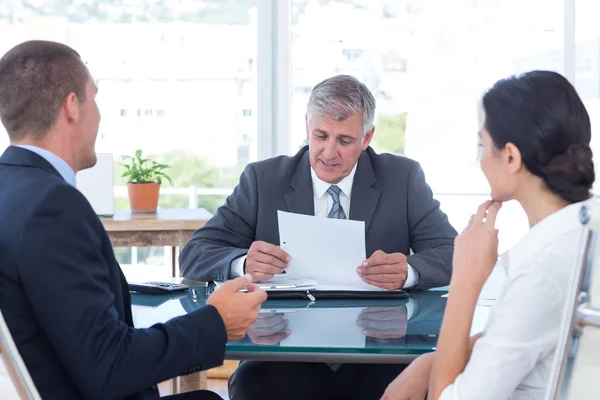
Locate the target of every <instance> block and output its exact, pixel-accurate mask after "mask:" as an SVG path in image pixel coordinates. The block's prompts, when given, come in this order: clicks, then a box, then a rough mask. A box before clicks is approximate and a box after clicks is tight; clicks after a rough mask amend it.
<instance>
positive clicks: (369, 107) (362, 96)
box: [306, 75, 375, 133]
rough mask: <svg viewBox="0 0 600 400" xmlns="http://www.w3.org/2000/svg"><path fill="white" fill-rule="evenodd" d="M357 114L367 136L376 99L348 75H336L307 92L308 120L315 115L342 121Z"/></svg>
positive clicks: (361, 84)
mask: <svg viewBox="0 0 600 400" xmlns="http://www.w3.org/2000/svg"><path fill="white" fill-rule="evenodd" d="M359 113H360V114H361V115H362V119H363V128H364V131H363V133H366V132H367V131H369V129H371V128H373V123H374V119H375V98H374V97H373V94H372V93H371V91H370V90H369V88H367V86H366V85H365V84H364V83H362V82H360V81H359V80H358V79H356V78H355V77H353V76H350V75H337V76H334V77H332V78H328V79H325V80H324V81H323V82H321V83H319V84H318V85H317V86H315V87H314V88H313V90H312V92H311V93H310V98H309V99H308V106H307V108H306V115H307V116H308V119H309V120H310V119H311V118H312V117H313V116H315V115H317V116H320V117H327V118H331V119H334V120H336V121H344V120H346V119H347V118H349V117H351V116H352V115H355V114H359Z"/></svg>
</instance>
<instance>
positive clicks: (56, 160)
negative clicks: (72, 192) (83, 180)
mask: <svg viewBox="0 0 600 400" xmlns="http://www.w3.org/2000/svg"><path fill="white" fill-rule="evenodd" d="M15 147H20V148H22V149H26V150H29V151H32V152H34V153H35V154H37V155H38V156H40V157H42V158H43V159H44V160H46V161H48V162H49V163H50V165H52V166H53V167H54V169H55V170H56V171H58V173H59V174H60V176H62V177H63V179H64V180H65V181H67V183H69V184H70V185H71V186H75V171H73V169H72V168H71V167H70V166H69V164H67V162H66V161H65V160H63V159H62V158H60V157H59V156H57V155H56V154H54V153H52V152H50V151H48V150H46V149H42V148H41V147H37V146H31V145H28V144H18V145H16V146H15Z"/></svg>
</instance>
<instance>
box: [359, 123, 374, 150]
mask: <svg viewBox="0 0 600 400" xmlns="http://www.w3.org/2000/svg"><path fill="white" fill-rule="evenodd" d="M374 134H375V127H372V128H371V129H369V130H368V131H366V132H365V134H364V135H363V139H362V149H363V150H366V149H367V147H369V144H370V143H371V139H373V135H374Z"/></svg>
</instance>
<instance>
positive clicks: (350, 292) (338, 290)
mask: <svg viewBox="0 0 600 400" xmlns="http://www.w3.org/2000/svg"><path fill="white" fill-rule="evenodd" d="M215 285H216V286H219V285H221V282H215ZM256 285H257V286H258V287H260V288H261V289H263V290H264V291H265V292H267V298H269V299H306V300H310V301H315V300H317V299H347V298H354V299H404V298H407V297H408V293H406V292H405V291H404V290H395V291H387V290H381V289H380V290H377V289H375V288H374V290H368V289H345V288H343V287H340V286H333V285H320V284H318V283H317V282H315V281H314V280H311V279H303V278H294V277H285V276H275V277H273V278H271V279H268V280H266V281H264V282H259V283H257V284H256Z"/></svg>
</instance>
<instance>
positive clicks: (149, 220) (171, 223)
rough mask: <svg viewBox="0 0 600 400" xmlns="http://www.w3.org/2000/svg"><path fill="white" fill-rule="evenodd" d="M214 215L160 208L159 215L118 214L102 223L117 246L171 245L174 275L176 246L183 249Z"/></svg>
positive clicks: (198, 211)
mask: <svg viewBox="0 0 600 400" xmlns="http://www.w3.org/2000/svg"><path fill="white" fill-rule="evenodd" d="M211 217H212V214H211V213H210V212H208V211H206V210H205V209H204V208H197V209H189V208H175V209H159V210H158V211H157V212H156V213H147V214H146V213H143V214H134V213H132V212H131V210H121V211H117V212H116V213H115V215H113V216H112V217H102V218H100V220H101V221H102V223H103V224H104V228H105V229H106V231H107V232H108V236H109V238H110V240H111V242H112V244H113V246H114V247H134V246H140V247H144V246H157V247H162V246H169V247H171V250H172V252H171V273H172V276H175V275H176V273H177V255H176V254H177V247H179V248H181V247H183V246H185V244H186V243H187V242H188V240H190V237H191V236H192V235H193V234H194V232H195V231H196V230H198V229H200V228H201V227H203V226H204V224H205V223H206V221H208V220H209V219H210V218H211Z"/></svg>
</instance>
